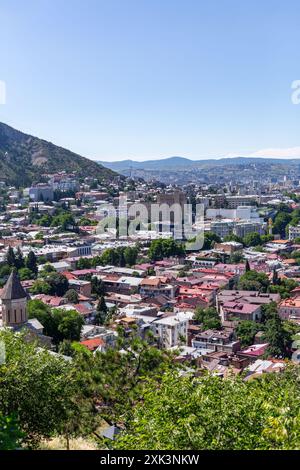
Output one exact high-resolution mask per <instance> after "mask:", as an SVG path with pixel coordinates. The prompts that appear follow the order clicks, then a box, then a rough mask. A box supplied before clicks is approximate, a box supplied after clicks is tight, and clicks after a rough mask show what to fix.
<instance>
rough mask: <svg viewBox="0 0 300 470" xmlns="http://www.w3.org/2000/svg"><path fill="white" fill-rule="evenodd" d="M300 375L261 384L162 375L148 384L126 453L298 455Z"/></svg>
mask: <svg viewBox="0 0 300 470" xmlns="http://www.w3.org/2000/svg"><path fill="white" fill-rule="evenodd" d="M299 385H300V379H299V369H298V368H293V369H289V370H287V371H286V372H284V373H282V374H266V375H265V376H262V377H261V378H260V379H255V380H251V381H243V380H242V379H241V378H239V377H237V378H230V379H225V380H224V379H222V378H220V377H216V376H211V375H207V376H204V377H202V378H200V379H191V378H190V377H185V378H183V377H179V376H177V375H175V374H174V373H173V374H166V375H164V376H163V378H162V383H161V385H160V386H159V387H157V383H156V381H155V380H150V381H149V383H148V385H147V387H146V389H145V390H144V391H143V397H142V398H143V400H142V402H141V403H140V404H138V405H137V406H135V408H134V410H133V416H132V419H131V420H130V422H129V423H128V426H127V430H126V432H125V433H124V434H123V435H121V436H120V437H119V438H118V439H117V441H116V442H115V444H114V447H115V448H116V449H123V450H124V449H126V450H133V449H134V450H140V449H148V450H250V449H251V450H253V449H257V450H271V449H278V450H279V449H298V448H299V440H300V395H299Z"/></svg>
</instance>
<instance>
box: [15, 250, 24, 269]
mask: <svg viewBox="0 0 300 470" xmlns="http://www.w3.org/2000/svg"><path fill="white" fill-rule="evenodd" d="M15 259H16V260H15V266H16V268H17V269H22V268H24V267H25V262H24V257H23V253H22V251H21V249H20V247H18V249H17V254H16V257H15Z"/></svg>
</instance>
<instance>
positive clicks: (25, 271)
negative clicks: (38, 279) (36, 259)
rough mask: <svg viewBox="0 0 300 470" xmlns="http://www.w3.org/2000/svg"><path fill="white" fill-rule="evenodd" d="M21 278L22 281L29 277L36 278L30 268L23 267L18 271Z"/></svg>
mask: <svg viewBox="0 0 300 470" xmlns="http://www.w3.org/2000/svg"><path fill="white" fill-rule="evenodd" d="M18 274H19V278H20V280H21V281H27V280H29V279H34V273H33V272H32V271H30V269H28V268H21V269H19V271H18Z"/></svg>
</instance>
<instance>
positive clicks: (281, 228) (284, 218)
mask: <svg viewBox="0 0 300 470" xmlns="http://www.w3.org/2000/svg"><path fill="white" fill-rule="evenodd" d="M291 220H292V216H291V215H290V214H289V213H288V212H285V211H279V212H278V213H277V215H276V217H275V220H274V223H273V233H277V234H279V235H280V236H282V237H284V236H285V228H286V226H287V225H288V223H289V222H291Z"/></svg>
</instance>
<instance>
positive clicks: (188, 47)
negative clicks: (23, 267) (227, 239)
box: [0, 0, 300, 160]
mask: <svg viewBox="0 0 300 470" xmlns="http://www.w3.org/2000/svg"><path fill="white" fill-rule="evenodd" d="M0 19H1V23H0V80H2V81H5V83H6V89H7V101H6V104H5V105H0V121H2V122H6V123H7V124H10V125H12V126H14V127H16V128H18V129H20V130H22V131H25V132H28V133H32V134H34V135H37V136H39V137H42V138H45V139H47V140H50V141H52V142H54V143H56V144H59V145H62V146H64V147H67V148H69V149H71V150H73V151H76V152H78V153H80V154H82V155H84V156H87V157H90V158H93V159H100V160H118V159H126V158H133V159H136V160H142V159H148V158H163V157H168V156H172V155H181V156H185V157H189V158H193V159H197V158H207V157H221V156H224V155H236V154H240V155H249V154H252V153H255V152H258V155H260V154H266V155H268V154H274V153H275V154H276V155H278V156H280V155H287V154H293V155H297V156H300V105H298V106H297V105H294V104H292V101H291V93H292V90H291V83H292V82H293V81H294V80H297V79H299V80H300V2H299V0H294V1H293V0H287V1H282V0H251V1H250V0H249V1H242V0H205V1H204V0H26V1H25V0H0ZM287 148H289V149H290V150H286V149H287ZM261 149H274V150H272V151H270V150H263V152H259V151H260V150H261Z"/></svg>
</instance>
